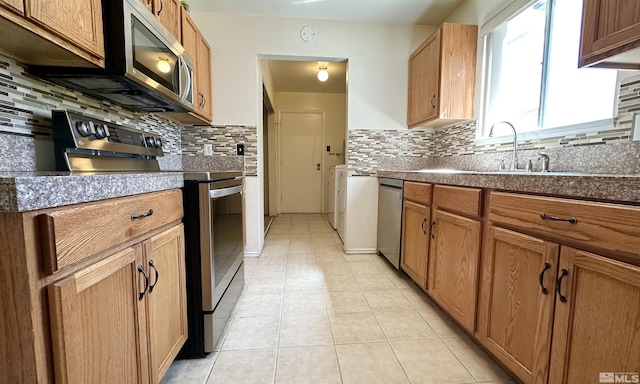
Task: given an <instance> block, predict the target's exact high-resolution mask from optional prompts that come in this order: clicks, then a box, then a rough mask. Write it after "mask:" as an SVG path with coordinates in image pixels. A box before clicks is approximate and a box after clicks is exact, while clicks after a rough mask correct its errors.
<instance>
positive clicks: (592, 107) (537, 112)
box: [479, 0, 617, 137]
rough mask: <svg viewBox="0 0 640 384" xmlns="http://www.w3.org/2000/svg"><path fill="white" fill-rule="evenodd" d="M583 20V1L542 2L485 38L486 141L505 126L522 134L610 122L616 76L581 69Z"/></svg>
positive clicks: (552, 0)
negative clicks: (508, 124)
mask: <svg viewBox="0 0 640 384" xmlns="http://www.w3.org/2000/svg"><path fill="white" fill-rule="evenodd" d="M581 16H582V1H576V0H540V1H536V2H534V3H533V4H532V5H530V6H528V7H526V8H524V10H523V11H521V12H520V13H518V14H517V15H516V16H514V17H512V18H511V19H510V20H508V21H506V22H504V23H502V24H500V25H499V26H498V27H497V28H495V29H493V30H492V31H491V32H490V33H488V34H487V35H486V36H485V65H486V67H485V68H486V73H485V76H486V77H485V88H484V92H485V94H484V110H483V112H484V113H483V115H482V117H481V121H482V129H481V131H480V132H479V134H480V136H481V137H487V136H488V133H489V129H490V127H491V125H493V124H494V123H495V122H498V121H502V120H507V121H509V122H511V123H512V124H513V125H514V126H515V127H516V129H517V130H518V132H526V131H535V130H543V129H551V128H563V127H564V128H567V127H574V126H578V125H580V126H583V127H587V128H586V129H588V127H591V128H593V127H595V126H596V125H598V124H600V125H601V124H602V122H603V121H605V122H610V120H606V119H611V118H612V117H613V111H614V104H615V95H616V81H617V71H616V70H612V69H599V68H598V69H593V68H578V64H577V63H578V51H579V46H580V26H581V22H582V18H581ZM585 123H586V124H585ZM496 129H498V127H496ZM501 129H502V128H501ZM598 129H602V127H601V126H598ZM502 133H504V134H507V133H508V132H507V131H506V130H505V131H502V130H500V131H496V136H500V135H501V134H502Z"/></svg>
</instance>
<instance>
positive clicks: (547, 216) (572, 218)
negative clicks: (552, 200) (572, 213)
mask: <svg viewBox="0 0 640 384" xmlns="http://www.w3.org/2000/svg"><path fill="white" fill-rule="evenodd" d="M540 218H541V219H542V220H551V221H568V222H569V223H571V224H576V223H577V222H578V219H576V218H575V217H569V218H566V219H565V218H562V217H556V216H549V215H547V214H546V213H541V214H540Z"/></svg>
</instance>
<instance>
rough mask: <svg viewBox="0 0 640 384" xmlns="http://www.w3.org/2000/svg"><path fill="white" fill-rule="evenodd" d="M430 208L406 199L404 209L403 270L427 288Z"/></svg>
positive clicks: (423, 287)
mask: <svg viewBox="0 0 640 384" xmlns="http://www.w3.org/2000/svg"><path fill="white" fill-rule="evenodd" d="M430 217H431V213H430V208H429V207H427V206H425V205H422V204H416V203H414V202H411V201H408V200H405V201H404V207H403V211H402V258H401V260H400V266H401V267H402V270H403V271H405V272H406V273H407V275H409V276H411V278H412V279H413V281H415V282H416V284H418V285H419V286H420V287H422V289H427V252H428V250H429V244H428V242H429V235H427V230H428V228H429V224H430V223H431V219H430Z"/></svg>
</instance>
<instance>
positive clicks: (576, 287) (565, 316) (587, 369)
mask: <svg viewBox="0 0 640 384" xmlns="http://www.w3.org/2000/svg"><path fill="white" fill-rule="evenodd" d="M558 271H559V272H558V275H559V279H560V278H561V280H558V286H557V288H558V292H557V294H556V306H555V315H554V323H553V341H552V350H551V367H550V368H551V369H550V374H549V381H548V382H549V383H553V384H555V383H559V384H572V383H597V382H599V375H600V373H604V372H612V373H626V372H629V373H635V375H636V376H635V379H633V376H631V375H628V376H627V375H620V378H619V379H616V378H614V380H616V381H615V382H626V383H629V382H638V374H639V373H640V267H638V266H634V265H631V264H627V263H623V262H619V261H616V260H612V259H609V258H606V257H602V256H600V255H596V254H593V253H589V252H585V251H581V250H577V249H573V248H569V247H564V246H563V247H561V251H560V265H559V266H558ZM564 271H566V275H565V272H564ZM625 379H626V380H625ZM618 380H620V381H618ZM623 380H624V381H623ZM628 380H635V381H628Z"/></svg>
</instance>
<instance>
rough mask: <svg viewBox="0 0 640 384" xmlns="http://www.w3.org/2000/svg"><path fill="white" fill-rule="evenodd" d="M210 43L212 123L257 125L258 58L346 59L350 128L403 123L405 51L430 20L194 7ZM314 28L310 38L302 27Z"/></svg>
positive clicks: (421, 35) (425, 30)
mask: <svg viewBox="0 0 640 384" xmlns="http://www.w3.org/2000/svg"><path fill="white" fill-rule="evenodd" d="M192 16H193V18H194V19H195V21H196V23H197V25H198V27H199V28H200V30H201V32H202V33H203V34H204V36H205V37H206V39H207V41H208V42H209V44H210V45H211V51H212V79H213V101H212V103H213V109H214V116H213V122H214V124H216V125H217V124H244V125H256V124H257V119H256V118H257V116H256V114H255V105H256V103H257V102H258V99H259V98H260V97H261V95H257V94H255V93H254V92H253V89H254V87H255V86H254V84H255V83H256V82H258V81H262V80H261V79H258V78H257V75H258V74H257V73H256V70H255V62H256V61H257V60H258V58H259V57H262V58H270V57H275V56H289V57H310V58H333V59H348V60H349V78H348V83H349V92H348V98H349V100H348V103H349V114H348V115H349V128H351V129H353V128H365V129H366V128H380V129H405V128H406V111H407V77H408V57H409V55H410V54H411V52H412V51H413V50H414V49H415V48H417V46H418V45H420V43H422V41H423V40H424V39H425V38H426V37H427V36H428V35H429V34H430V33H431V32H433V31H434V30H435V27H428V26H408V25H388V24H369V23H353V22H335V21H325V20H308V19H293V18H277V17H266V16H251V15H236V14H220V13H212V12H194V13H193V14H192ZM305 25H309V26H311V27H313V28H314V29H315V30H316V38H315V40H314V41H313V42H310V43H305V42H304V41H302V39H301V38H300V29H301V28H302V27H303V26H305Z"/></svg>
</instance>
